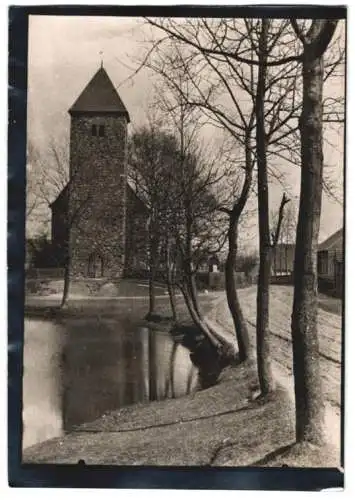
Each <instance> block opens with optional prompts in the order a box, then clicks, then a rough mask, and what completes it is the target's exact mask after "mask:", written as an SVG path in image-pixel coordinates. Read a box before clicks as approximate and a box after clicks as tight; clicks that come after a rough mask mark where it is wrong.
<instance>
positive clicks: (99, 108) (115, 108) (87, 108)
mask: <svg viewBox="0 0 355 500" xmlns="http://www.w3.org/2000/svg"><path fill="white" fill-rule="evenodd" d="M101 64H102V66H101V67H100V69H99V70H98V71H97V72H96V73H95V75H94V76H93V78H92V79H91V80H90V82H89V83H88V84H87V86H86V87H85V88H84V90H83V91H82V93H81V94H80V96H79V97H78V98H77V100H76V101H75V102H74V104H73V106H72V107H71V108H70V110H69V113H70V114H83V113H99V114H100V113H114V114H117V115H123V116H125V117H126V119H127V122H128V123H129V122H130V118H129V114H128V111H127V109H126V107H125V105H124V104H123V102H122V100H121V98H120V96H119V95H118V93H117V90H116V89H115V87H114V85H113V83H112V82H111V80H110V78H109V76H108V74H107V73H106V71H105V69H104V68H103V62H102V63H101Z"/></svg>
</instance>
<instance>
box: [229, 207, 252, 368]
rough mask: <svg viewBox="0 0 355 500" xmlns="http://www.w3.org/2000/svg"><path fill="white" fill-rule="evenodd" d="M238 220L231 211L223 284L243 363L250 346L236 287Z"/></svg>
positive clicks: (240, 358)
mask: <svg viewBox="0 0 355 500" xmlns="http://www.w3.org/2000/svg"><path fill="white" fill-rule="evenodd" d="M238 219H239V217H238V215H237V214H236V213H235V212H233V211H232V212H231V214H230V216H229V229H228V255H227V260H226V268H225V283H226V295H227V302H228V307H229V310H230V312H231V315H232V318H233V323H234V329H235V333H236V337H237V342H238V349H239V360H240V361H241V362H243V361H245V360H246V359H248V357H249V354H250V349H249V348H250V345H249V333H248V327H247V324H246V321H245V319H244V316H243V311H242V308H241V306H240V302H239V298H238V294H237V287H236V276H235V264H236V260H237V250H238V247H237V240H238V229H237V226H238V222H239V220H238Z"/></svg>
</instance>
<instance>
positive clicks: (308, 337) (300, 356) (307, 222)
mask: <svg viewBox="0 0 355 500" xmlns="http://www.w3.org/2000/svg"><path fill="white" fill-rule="evenodd" d="M292 26H293V28H294V30H295V33H296V35H297V36H298V38H299V39H300V40H301V42H302V45H303V58H302V80H303V101H302V113H301V117H300V123H299V129H300V136H301V160H302V163H301V192H300V205H299V214H298V224H297V236H296V252H295V268H294V276H295V278H294V279H295V291H294V299H293V311H292V342H293V367H294V376H295V395H296V439H297V441H298V442H300V441H310V442H315V443H319V442H321V441H322V439H323V433H322V431H323V418H324V413H323V399H322V389H321V378H320V371H319V370H320V369H319V345H318V332H317V310H318V304H317V246H318V234H319V222H320V214H321V203H322V179H323V107H322V104H323V82H324V54H325V52H326V50H327V47H328V45H329V43H330V41H331V39H332V37H333V35H334V32H335V29H336V26H337V21H334V20H329V21H322V20H314V21H312V23H311V26H310V27H309V29H308V30H304V29H301V28H300V26H299V24H298V23H297V21H296V20H292Z"/></svg>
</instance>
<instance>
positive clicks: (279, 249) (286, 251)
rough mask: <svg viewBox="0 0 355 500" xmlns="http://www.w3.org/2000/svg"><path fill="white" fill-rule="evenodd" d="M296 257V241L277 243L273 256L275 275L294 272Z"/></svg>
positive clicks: (273, 271) (273, 272)
mask: <svg viewBox="0 0 355 500" xmlns="http://www.w3.org/2000/svg"><path fill="white" fill-rule="evenodd" d="M294 259H295V244H294V243H279V244H278V245H276V247H275V248H274V254H273V258H272V274H273V275H274V276H281V275H289V274H292V273H293V263H294Z"/></svg>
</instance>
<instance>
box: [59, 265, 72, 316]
mask: <svg viewBox="0 0 355 500" xmlns="http://www.w3.org/2000/svg"><path fill="white" fill-rule="evenodd" d="M69 287H70V258H69V255H67V256H66V258H65V264H64V286H63V295H62V301H61V303H60V307H64V306H66V305H67V302H68V296H69Z"/></svg>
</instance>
